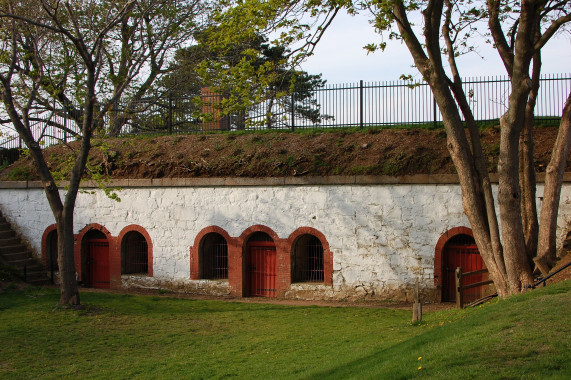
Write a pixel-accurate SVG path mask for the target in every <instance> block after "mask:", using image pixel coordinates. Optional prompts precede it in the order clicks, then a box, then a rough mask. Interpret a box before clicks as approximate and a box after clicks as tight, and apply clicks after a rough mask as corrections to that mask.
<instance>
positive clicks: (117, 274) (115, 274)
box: [74, 223, 121, 289]
mask: <svg viewBox="0 0 571 380" xmlns="http://www.w3.org/2000/svg"><path fill="white" fill-rule="evenodd" d="M94 230H95V231H100V232H102V233H103V234H104V235H105V237H106V238H107V241H108V242H109V276H110V278H109V280H110V284H109V285H110V288H112V289H117V288H120V287H121V245H120V244H117V238H115V237H113V236H112V235H111V232H109V230H108V229H107V228H105V226H103V225H101V224H99V223H89V224H87V225H86V226H85V227H83V228H82V229H81V230H80V231H79V232H78V233H77V234H75V235H74V238H75V239H74V240H75V244H74V247H75V249H74V258H75V271H76V272H77V275H78V278H79V280H81V281H83V269H84V266H83V265H84V264H85V263H84V261H83V257H82V253H83V252H82V251H83V238H84V237H85V235H87V233H89V231H94Z"/></svg>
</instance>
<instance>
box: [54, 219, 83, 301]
mask: <svg viewBox="0 0 571 380" xmlns="http://www.w3.org/2000/svg"><path fill="white" fill-rule="evenodd" d="M57 234H58V265H59V272H60V281H61V283H60V299H59V303H60V304H62V305H79V304H80V298H79V290H78V287H77V275H76V270H75V257H74V238H73V212H72V213H71V215H70V213H66V212H63V213H62V214H61V215H60V216H59V217H58V220H57Z"/></svg>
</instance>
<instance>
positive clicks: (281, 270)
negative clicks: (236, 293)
mask: <svg viewBox="0 0 571 380" xmlns="http://www.w3.org/2000/svg"><path fill="white" fill-rule="evenodd" d="M257 232H262V233H265V234H267V235H268V236H269V237H270V238H271V239H272V243H273V244H271V246H272V247H268V248H271V249H273V247H275V262H274V263H273V264H271V265H275V292H272V293H271V294H272V296H274V294H275V297H280V296H283V294H284V293H285V291H286V290H288V289H289V286H290V283H291V281H290V273H289V272H290V259H289V252H288V249H287V240H286V239H281V238H280V237H279V236H278V234H277V233H276V232H275V231H274V230H272V229H271V228H269V227H267V226H264V225H261V224H258V225H254V226H251V227H249V228H247V229H246V230H245V231H244V232H242V234H241V235H240V237H239V238H238V239H237V244H238V246H239V247H240V248H241V252H242V255H241V267H242V284H241V285H242V294H241V295H242V296H247V295H250V290H249V289H248V281H247V276H248V271H247V266H248V249H249V248H250V247H248V240H249V239H250V238H251V237H252V235H254V234H255V233H257ZM268 294H269V293H268Z"/></svg>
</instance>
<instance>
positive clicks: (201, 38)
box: [161, 26, 328, 129]
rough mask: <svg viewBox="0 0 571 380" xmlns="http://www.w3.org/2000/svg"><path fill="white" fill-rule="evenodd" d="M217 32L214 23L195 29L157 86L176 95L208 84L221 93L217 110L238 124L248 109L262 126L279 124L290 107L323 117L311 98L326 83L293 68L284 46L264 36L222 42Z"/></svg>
mask: <svg viewBox="0 0 571 380" xmlns="http://www.w3.org/2000/svg"><path fill="white" fill-rule="evenodd" d="M222 33H223V32H221V29H220V28H219V27H217V26H210V27H208V28H206V29H205V30H203V31H201V32H199V33H196V34H195V38H196V40H197V42H198V43H197V44H196V45H192V46H189V47H186V48H184V49H180V50H179V51H177V54H176V57H175V60H174V61H173V63H172V65H171V70H170V73H169V75H168V76H166V77H165V79H164V80H163V81H162V82H161V84H162V86H164V87H165V88H166V89H168V90H167V91H169V93H171V94H174V96H176V97H179V96H185V97H191V96H200V94H201V93H200V90H201V88H202V87H205V86H208V87H212V88H213V89H214V90H215V93H218V94H224V99H223V100H222V102H220V104H218V105H219V106H220V108H221V110H220V111H221V113H222V114H229V115H230V116H231V117H232V119H233V120H234V125H235V126H236V127H237V128H239V129H243V128H244V127H245V123H246V122H247V121H248V120H247V116H246V115H247V114H248V115H250V117H251V118H259V117H260V114H261V116H262V119H263V124H264V125H265V126H266V127H267V128H274V127H276V126H279V125H281V126H283V125H282V124H283V121H282V120H283V119H284V116H286V115H288V116H289V115H291V114H292V112H295V114H296V115H297V117H298V118H301V119H306V120H309V121H311V122H313V123H319V122H321V121H322V120H323V119H326V118H328V117H327V116H326V115H321V114H320V110H319V105H318V104H317V103H316V102H315V100H313V99H312V95H313V94H314V92H315V90H316V89H318V88H321V87H323V86H324V84H325V81H324V80H322V79H321V75H311V74H308V73H306V72H305V71H301V70H296V69H295V68H294V64H293V62H292V61H290V59H289V58H290V57H289V53H290V52H289V50H288V49H286V48H285V47H284V46H283V45H282V46H280V45H275V44H272V43H269V42H268V39H267V38H266V37H265V36H263V35H260V34H254V35H253V36H251V37H249V38H248V39H246V40H240V41H237V42H236V43H233V44H230V45H226V44H225V43H224V42H223V41H221V35H222ZM245 72H246V73H249V75H251V76H245V75H244V73H245ZM292 99H293V103H292ZM206 101H208V100H206ZM262 109H263V111H262V112H260V110H262Z"/></svg>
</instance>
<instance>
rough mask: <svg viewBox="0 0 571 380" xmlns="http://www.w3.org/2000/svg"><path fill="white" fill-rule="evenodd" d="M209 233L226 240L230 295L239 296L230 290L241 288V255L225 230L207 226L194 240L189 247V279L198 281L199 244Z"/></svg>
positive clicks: (234, 241)
mask: <svg viewBox="0 0 571 380" xmlns="http://www.w3.org/2000/svg"><path fill="white" fill-rule="evenodd" d="M210 233H217V234H219V235H220V236H222V237H223V238H224V239H225V240H226V244H227V246H228V282H229V286H230V289H231V291H230V293H231V294H233V295H236V294H238V295H239V294H240V293H241V291H240V292H237V293H236V292H235V291H233V290H232V289H235V288H236V286H238V288H240V287H241V284H242V279H241V278H242V265H241V259H242V254H241V250H240V248H239V246H237V245H236V239H235V238H233V237H231V236H230V235H229V234H228V232H226V230H224V229H223V228H221V227H218V226H209V227H206V228H203V229H202V230H201V231H200V232H199V233H198V235H196V237H195V238H194V245H193V246H191V247H190V279H191V280H199V279H200V243H201V242H202V240H203V239H204V237H205V236H206V235H208V234H210Z"/></svg>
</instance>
